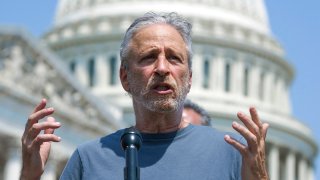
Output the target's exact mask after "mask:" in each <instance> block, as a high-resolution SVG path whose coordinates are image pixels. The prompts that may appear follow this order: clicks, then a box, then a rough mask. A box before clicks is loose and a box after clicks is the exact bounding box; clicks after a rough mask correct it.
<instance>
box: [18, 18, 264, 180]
mask: <svg viewBox="0 0 320 180" xmlns="http://www.w3.org/2000/svg"><path fill="white" fill-rule="evenodd" d="M190 34H191V25H190V23H188V22H187V21H186V20H184V19H183V18H181V17H179V16H178V15H177V14H175V13H169V14H160V15H159V14H154V13H147V14H145V15H144V16H142V17H140V18H137V19H136V20H135V21H134V22H133V24H132V25H131V26H130V27H129V29H128V30H127V32H126V34H125V37H124V40H123V42H122V44H121V50H120V56H121V67H120V79H121V83H122V86H123V88H124V90H125V91H127V92H128V93H130V94H131V96H132V102H133V108H134V112H135V117H136V125H135V128H136V129H137V130H139V131H140V132H141V135H142V139H143V144H142V147H141V149H140V151H139V165H140V167H141V171H140V175H141V179H142V180H149V179H175V180H179V179H184V180H185V179H219V180H223V179H241V177H242V179H268V175H267V172H266V167H265V137H266V132H267V128H268V125H267V124H265V123H261V122H260V120H259V118H258V115H257V112H256V110H255V109H254V108H250V114H251V117H249V116H246V115H244V114H243V113H238V117H239V119H240V120H241V121H242V122H243V123H244V125H245V126H243V125H240V124H238V123H236V122H234V123H233V124H232V127H233V128H234V129H235V130H236V131H238V132H239V133H240V134H241V135H242V136H243V137H244V138H245V139H246V141H247V144H248V145H244V144H243V143H241V142H242V141H241V138H240V137H238V136H232V137H231V135H225V134H224V133H222V132H218V131H216V130H214V129H212V128H209V127H205V126H193V125H190V124H189V123H187V122H185V121H182V120H181V119H182V110H183V102H184V99H185V97H186V95H187V93H188V92H189V90H190V87H191V77H192V72H191V56H192V53H191V36H190ZM45 106H46V101H45V100H42V101H41V103H40V104H39V105H38V106H37V107H36V108H35V110H34V112H33V113H32V114H31V115H30V116H29V119H28V122H27V124H26V130H25V132H24V135H23V137H22V150H23V151H22V152H23V154H22V157H23V167H22V175H21V178H22V179H39V177H40V176H41V174H42V173H43V170H44V166H45V163H46V161H47V159H48V156H49V151H50V142H59V141H60V138H59V137H57V136H56V135H54V134H53V130H54V129H57V128H59V127H60V126H61V125H60V123H57V122H55V120H54V119H53V118H52V117H49V118H48V119H47V121H46V122H39V120H40V119H42V118H44V117H46V116H48V115H51V114H52V113H53V111H54V110H53V108H45ZM41 131H44V134H40V132H41ZM122 133H123V130H119V131H117V132H115V133H113V134H110V135H107V136H105V137H102V138H99V139H97V140H94V141H91V142H88V143H85V144H83V145H80V146H79V147H78V148H77V149H76V151H75V152H74V153H73V155H72V156H71V158H70V159H69V161H68V163H67V165H66V167H65V169H64V171H63V173H62V176H61V179H123V167H124V166H125V159H124V153H123V151H122V149H121V147H120V143H119V141H120V136H121V135H122ZM225 141H226V142H227V143H229V144H231V145H232V146H230V145H228V144H227V143H226V142H225ZM240 154H241V155H240ZM194 165H196V166H194Z"/></svg>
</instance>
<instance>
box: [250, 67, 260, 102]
mask: <svg viewBox="0 0 320 180" xmlns="http://www.w3.org/2000/svg"><path fill="white" fill-rule="evenodd" d="M259 79H260V69H259V67H258V66H257V65H253V66H252V68H251V72H250V73H249V93H248V94H249V97H252V98H254V99H259V88H258V87H259V86H258V85H259Z"/></svg>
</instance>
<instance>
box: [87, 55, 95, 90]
mask: <svg viewBox="0 0 320 180" xmlns="http://www.w3.org/2000/svg"><path fill="white" fill-rule="evenodd" d="M94 65H95V61H94V59H93V58H91V59H90V60H89V62H88V73H89V86H90V87H92V86H94V76H95V71H94Z"/></svg>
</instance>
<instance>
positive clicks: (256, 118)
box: [249, 107, 262, 129]
mask: <svg viewBox="0 0 320 180" xmlns="http://www.w3.org/2000/svg"><path fill="white" fill-rule="evenodd" d="M249 111H250V115H251V118H252V120H253V122H254V123H255V124H256V125H257V126H258V127H259V128H260V129H261V128H262V123H261V121H260V118H259V115H258V112H257V110H256V108H254V107H250V109H249Z"/></svg>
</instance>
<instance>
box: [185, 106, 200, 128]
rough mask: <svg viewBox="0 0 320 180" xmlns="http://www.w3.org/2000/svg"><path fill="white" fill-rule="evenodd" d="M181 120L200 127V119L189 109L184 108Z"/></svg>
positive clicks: (198, 115)
mask: <svg viewBox="0 0 320 180" xmlns="http://www.w3.org/2000/svg"><path fill="white" fill-rule="evenodd" d="M182 120H183V121H185V122H188V123H191V124H194V125H202V117H201V115H200V114H198V113H197V112H195V111H194V110H193V109H191V108H184V109H183V113H182Z"/></svg>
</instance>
